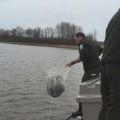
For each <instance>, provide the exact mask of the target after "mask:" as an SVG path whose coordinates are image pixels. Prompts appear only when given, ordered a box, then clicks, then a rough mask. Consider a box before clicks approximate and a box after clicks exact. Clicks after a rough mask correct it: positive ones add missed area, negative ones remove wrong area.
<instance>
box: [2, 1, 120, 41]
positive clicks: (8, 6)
mask: <svg viewBox="0 0 120 120" xmlns="http://www.w3.org/2000/svg"><path fill="white" fill-rule="evenodd" d="M119 6H120V0H0V28H4V29H12V28H15V27H16V26H21V27H23V28H25V29H26V28H29V27H31V28H35V27H41V28H45V27H55V25H56V24H57V23H60V22H61V21H63V22H70V23H73V24H75V25H78V26H81V27H82V29H83V32H85V33H86V34H88V33H93V32H94V30H97V39H98V40H100V41H103V40H104V37H105V29H106V27H107V24H108V22H109V20H110V19H111V17H112V16H113V14H114V13H115V12H116V11H117V10H118V9H119Z"/></svg>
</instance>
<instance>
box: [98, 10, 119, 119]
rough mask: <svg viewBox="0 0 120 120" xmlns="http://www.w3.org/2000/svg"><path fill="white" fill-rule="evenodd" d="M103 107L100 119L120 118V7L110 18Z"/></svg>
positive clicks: (105, 54)
mask: <svg viewBox="0 0 120 120" xmlns="http://www.w3.org/2000/svg"><path fill="white" fill-rule="evenodd" d="M101 95H102V109H101V111H100V114H99V118H98V119H99V120H120V9H119V10H118V11H117V12H116V14H115V15H114V16H113V17H112V19H111V20H110V22H109V24H108V26H107V29H106V37H105V42H104V50H103V56H102V69H101Z"/></svg>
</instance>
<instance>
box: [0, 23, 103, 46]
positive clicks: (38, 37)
mask: <svg viewBox="0 0 120 120" xmlns="http://www.w3.org/2000/svg"><path fill="white" fill-rule="evenodd" d="M77 32H82V27H81V26H77V25H74V24H71V23H69V22H61V23H58V24H57V25H56V26H55V28H53V27H46V28H44V29H42V28H41V27H36V28H33V29H32V28H27V29H24V28H22V27H20V26H17V27H16V28H13V29H11V30H9V29H0V41H3V42H21V43H30V44H31V43H35V44H36V43H37V44H56V45H60V44H61V45H75V43H74V41H73V37H74V35H75V33H77ZM96 33H97V31H96V30H95V31H94V32H93V33H89V34H87V35H86V37H87V38H88V39H89V40H94V41H97V38H96ZM99 43H100V42H99ZM100 44H103V43H100Z"/></svg>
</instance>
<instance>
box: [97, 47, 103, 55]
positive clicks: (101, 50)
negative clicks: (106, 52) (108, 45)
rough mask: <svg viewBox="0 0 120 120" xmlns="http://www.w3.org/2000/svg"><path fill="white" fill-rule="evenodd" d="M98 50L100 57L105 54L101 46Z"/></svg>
mask: <svg viewBox="0 0 120 120" xmlns="http://www.w3.org/2000/svg"><path fill="white" fill-rule="evenodd" d="M97 48H98V55H99V56H100V55H101V54H102V52H103V48H102V47H101V46H99V45H98V46H97Z"/></svg>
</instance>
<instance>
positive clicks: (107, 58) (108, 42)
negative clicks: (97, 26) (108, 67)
mask: <svg viewBox="0 0 120 120" xmlns="http://www.w3.org/2000/svg"><path fill="white" fill-rule="evenodd" d="M102 63H103V64H105V63H107V64H120V9H119V10H118V11H117V12H116V14H115V15H114V16H113V17H112V19H111V20H110V22H109V24H108V26H107V29H106V38H105V43H104V50H103V56H102Z"/></svg>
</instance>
